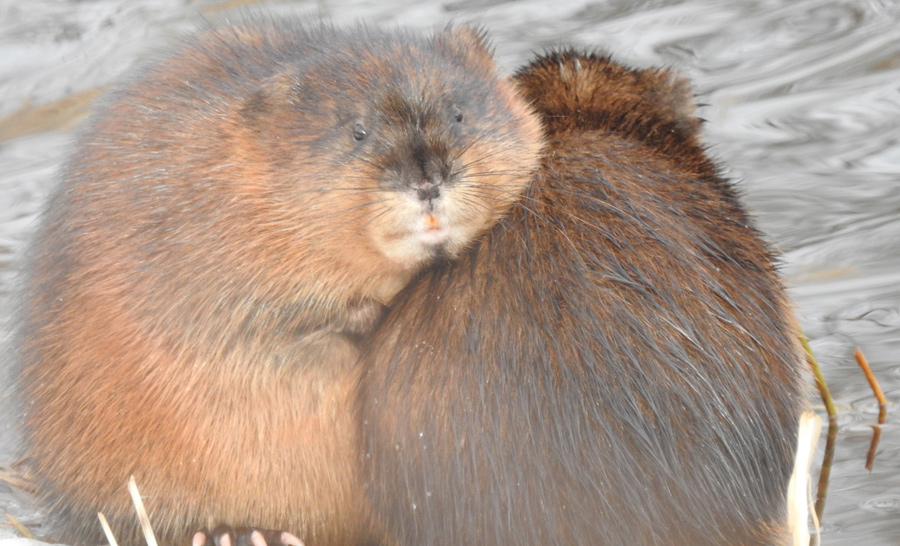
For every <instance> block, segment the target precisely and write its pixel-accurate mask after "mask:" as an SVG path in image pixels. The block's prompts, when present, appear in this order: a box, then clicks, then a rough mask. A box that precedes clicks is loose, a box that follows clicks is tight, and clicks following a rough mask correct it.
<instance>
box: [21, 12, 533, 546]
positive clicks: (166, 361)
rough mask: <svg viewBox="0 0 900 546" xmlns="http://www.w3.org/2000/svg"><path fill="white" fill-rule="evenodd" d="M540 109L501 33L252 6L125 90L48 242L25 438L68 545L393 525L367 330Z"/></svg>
mask: <svg viewBox="0 0 900 546" xmlns="http://www.w3.org/2000/svg"><path fill="white" fill-rule="evenodd" d="M540 145H541V136H540V127H539V123H538V121H537V119H536V117H535V116H534V115H533V114H532V113H531V111H530V110H529V109H528V107H527V104H526V103H525V102H524V101H523V100H522V99H521V98H520V97H519V96H518V94H517V92H516V91H515V89H514V88H513V85H512V84H511V83H510V82H509V81H508V80H503V79H501V78H499V77H498V76H497V74H496V67H495V64H494V61H493V59H492V58H491V54H490V52H489V51H488V49H487V48H486V46H485V39H484V37H483V36H482V35H481V34H480V33H478V32H476V31H473V30H472V29H470V28H468V27H458V28H454V29H449V28H448V29H446V30H444V31H440V32H437V33H435V34H434V35H433V36H427V37H425V36H417V35H413V34H410V33H407V32H403V31H395V32H391V33H389V32H382V31H377V30H373V29H366V28H363V27H357V28H351V29H347V30H336V29H332V28H327V27H317V28H305V27H302V26H301V25H299V24H298V23H296V22H291V21H280V22H276V21H256V22H250V23H247V24H243V25H238V26H234V27H232V26H224V27H221V28H218V29H210V30H207V31H205V32H201V33H200V34H198V35H197V36H196V37H194V38H191V39H190V40H189V41H188V42H187V43H186V45H185V46H184V47H183V48H182V49H181V50H179V51H176V52H174V53H173V54H172V55H170V56H169V57H167V58H165V59H163V60H161V61H160V62H157V63H155V64H152V65H150V66H149V67H148V68H146V69H144V71H143V72H142V73H141V74H140V75H138V77H137V78H135V79H134V80H133V81H131V82H130V83H129V84H128V85H127V86H125V87H123V88H122V89H121V90H119V91H117V92H115V93H114V94H113V95H112V96H111V97H110V98H109V99H107V102H106V104H105V105H104V106H103V108H102V110H101V111H100V112H99V114H98V115H97V116H96V117H95V119H94V121H93V122H92V124H91V126H90V127H89V128H88V130H87V131H86V132H85V133H84V135H83V136H82V137H81V139H80V140H79V142H78V144H77V151H76V153H75V155H74V157H73V158H72V160H71V161H70V163H69V164H68V166H67V168H66V170H65V171H64V173H63V180H62V184H61V187H60V189H59V190H58V191H57V193H56V194H55V196H54V197H53V198H52V200H51V202H50V205H49V207H48V210H47V212H46V215H45V219H44V223H43V226H42V229H41V231H40V234H39V236H38V238H37V241H36V243H35V247H34V252H33V258H32V263H31V276H30V279H29V282H28V288H27V293H26V306H25V313H24V320H23V329H22V333H21V344H20V345H21V356H22V374H21V390H22V393H23V398H24V401H25V405H26V406H27V412H26V415H25V430H26V435H27V438H28V448H27V449H28V451H27V455H28V457H29V461H30V463H31V464H32V466H33V468H34V471H35V473H36V475H37V476H38V477H39V480H40V481H39V487H40V490H41V492H42V494H43V496H44V497H45V498H46V499H47V501H48V502H49V503H50V507H51V513H52V515H53V516H54V517H55V519H56V520H57V521H58V523H59V524H60V527H59V529H60V531H61V532H60V533H59V534H58V535H57V538H60V539H64V540H68V541H75V542H78V543H89V542H93V541H99V534H98V531H99V526H98V524H97V519H96V512H97V511H102V512H104V513H105V514H106V516H107V517H108V518H109V519H110V521H111V523H112V526H113V529H114V531H115V532H116V534H117V535H118V537H119V539H120V541H124V542H125V543H128V544H133V543H136V542H140V541H139V539H138V538H137V537H138V535H137V529H136V519H135V517H134V515H133V509H132V507H131V502H130V500H129V498H128V495H127V493H126V489H125V484H126V481H127V479H128V477H129V476H130V475H134V476H135V478H136V480H137V484H138V486H139V488H140V490H141V493H142V494H143V496H144V499H145V503H146V505H147V507H148V510H149V513H150V518H151V521H152V523H153V525H154V528H155V530H156V533H157V535H158V536H159V537H160V538H161V539H162V541H163V542H165V543H180V544H186V543H188V542H189V541H190V535H191V532H192V531H194V530H196V529H198V528H210V529H211V528H213V527H215V526H217V525H219V524H227V525H233V526H254V527H260V528H269V529H280V530H285V531H289V532H292V533H294V534H296V535H298V536H299V537H300V538H302V539H303V540H305V541H306V542H307V545H308V546H315V545H338V544H355V543H359V542H361V541H364V540H366V539H367V538H369V537H370V536H372V535H374V534H376V533H375V531H374V530H373V528H372V527H371V525H370V522H369V520H368V517H367V512H368V508H367V506H366V502H365V498H364V497H365V495H364V494H363V492H362V489H361V484H360V480H359V476H358V471H359V468H358V467H359V462H360V452H359V447H358V446H359V440H358V438H357V434H358V425H357V422H356V421H354V415H353V414H352V412H351V411H350V410H349V407H350V406H351V402H350V400H352V398H353V396H354V395H353V389H354V388H355V385H356V383H357V372H358V368H357V365H356V362H357V358H358V349H357V346H356V345H355V343H354V340H355V339H356V338H357V337H358V335H359V334H361V333H364V332H365V331H366V330H367V329H368V328H370V327H371V325H372V324H373V323H374V322H375V321H376V320H377V319H378V316H379V313H380V310H381V309H382V307H383V306H384V305H385V304H387V303H388V302H389V301H390V299H391V298H392V297H393V295H394V294H395V293H396V292H397V291H398V290H399V289H400V288H402V287H403V286H404V285H405V284H406V282H407V281H408V280H409V279H410V278H411V276H412V275H413V274H414V273H415V272H416V271H417V270H419V269H420V268H421V267H423V266H425V265H427V264H429V263H431V262H432V261H433V260H434V259H436V258H440V259H443V258H444V257H452V256H454V255H456V254H458V253H459V252H461V251H462V250H463V249H464V248H466V247H467V246H468V245H469V244H470V242H471V240H472V239H473V238H474V237H475V236H476V235H477V234H478V233H480V232H482V231H483V230H484V229H486V228H487V227H489V226H490V225H492V224H493V223H494V222H496V221H497V219H498V217H499V216H500V215H501V214H503V212H504V211H505V209H506V208H508V206H509V204H510V203H511V202H512V200H514V199H515V198H516V197H517V196H518V195H520V193H521V190H522V188H523V187H524V186H525V184H526V183H527V180H528V178H529V176H530V172H531V171H532V170H533V168H534V167H535V166H536V163H537V156H538V151H539V147H540Z"/></svg>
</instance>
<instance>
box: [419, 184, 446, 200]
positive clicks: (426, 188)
mask: <svg viewBox="0 0 900 546" xmlns="http://www.w3.org/2000/svg"><path fill="white" fill-rule="evenodd" d="M442 184H443V181H442V180H440V179H438V180H437V181H431V180H422V181H420V182H419V183H418V184H417V187H416V188H415V190H416V196H417V197H418V198H419V200H421V201H430V200H432V199H437V198H438V197H440V196H441V185H442Z"/></svg>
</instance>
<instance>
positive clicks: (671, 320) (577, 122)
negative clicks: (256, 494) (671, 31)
mask: <svg viewBox="0 0 900 546" xmlns="http://www.w3.org/2000/svg"><path fill="white" fill-rule="evenodd" d="M516 81H517V84H518V85H519V86H520V88H521V89H522V90H523V92H524V94H525V96H526V97H528V98H529V99H530V100H531V101H532V102H533V104H534V105H535V108H536V109H537V111H538V113H539V114H540V116H541V117H542V120H543V124H544V126H545V133H546V137H547V146H546V149H545V151H544V154H543V158H542V163H541V166H540V168H539V170H538V172H537V173H536V174H535V176H534V178H533V180H532V182H531V184H530V186H529V188H528V189H527V190H526V192H525V194H524V196H523V198H522V199H521V200H520V201H519V202H518V205H517V206H516V207H514V209H513V210H512V211H511V212H510V214H509V215H508V216H507V217H506V218H505V219H504V221H503V222H502V223H501V224H497V225H495V226H494V227H493V228H492V229H491V230H490V231H489V232H488V233H487V234H486V235H485V236H484V237H482V238H481V239H480V240H479V241H478V243H477V244H476V246H474V247H473V249H472V250H471V251H469V252H468V253H466V254H465V255H463V256H462V257H460V258H459V260H457V261H455V262H453V263H447V264H442V265H440V266H438V267H436V268H433V269H430V270H428V271H425V272H423V273H421V274H420V276H419V277H418V278H417V279H416V280H415V281H413V282H412V283H411V284H410V285H409V286H407V288H406V289H404V291H402V292H401V293H400V294H399V295H398V297H397V299H396V301H397V303H396V305H394V306H392V308H391V309H390V310H389V311H388V313H387V315H386V316H385V318H384V321H383V322H382V323H381V325H380V326H379V327H378V328H377V329H376V330H375V332H374V334H373V335H372V343H371V346H370V347H368V349H367V355H366V356H364V359H363V361H364V364H363V366H364V367H365V368H366V370H367V371H366V373H365V374H364V376H363V383H362V390H361V398H360V402H361V404H360V411H361V416H362V419H364V420H365V425H364V427H363V436H364V438H365V441H366V449H367V455H366V456H367V461H368V462H367V466H366V469H367V470H366V474H367V480H368V483H369V488H368V492H369V494H370V495H371V498H372V500H373V503H372V504H373V506H374V507H375V508H376V510H377V512H378V514H379V515H380V516H381V517H382V518H383V520H384V521H385V522H386V525H387V527H388V529H389V530H390V532H391V533H392V534H393V535H394V536H396V538H397V539H398V543H399V544H400V545H403V546H407V545H413V544H416V545H418V544H429V545H432V546H433V545H443V544H447V545H459V544H479V545H488V546H495V545H496V546H500V545H510V544H516V545H527V544H533V545H547V544H558V545H573V544H579V545H586V546H587V545H590V546H596V545H620V544H647V545H649V544H677V545H692V546H693V545H713V544H715V545H717V546H718V545H721V544H742V545H750V544H753V545H756V544H769V545H771V544H783V543H784V541H783V538H784V536H783V533H784V531H785V529H784V528H785V520H786V512H785V493H786V490H787V484H788V479H789V476H790V474H791V469H792V462H793V451H794V446H795V442H796V440H795V438H796V429H797V424H798V419H799V416H800V413H801V409H802V408H803V407H804V406H805V394H806V391H805V383H804V381H803V377H802V372H801V370H802V365H803V360H802V356H801V352H800V348H799V346H798V341H797V338H796V335H795V334H796V332H795V330H794V327H793V326H792V325H793V319H792V318H791V317H792V310H791V308H790V305H789V302H788V299H787V297H786V295H785V291H784V289H783V287H782V284H781V283H780V280H779V276H778V274H777V272H776V268H775V262H774V258H773V252H772V251H771V250H770V248H769V247H768V246H767V245H766V244H765V243H764V242H763V240H762V239H761V236H760V234H759V233H758V231H757V230H756V229H755V228H754V226H753V222H752V221H751V219H750V218H749V217H748V214H747V213H746V212H745V211H744V209H743V208H742V207H741V204H740V202H739V199H738V196H737V195H736V192H735V190H734V189H733V187H732V185H731V183H730V182H728V181H727V180H725V179H724V178H723V177H722V176H721V175H720V174H719V171H718V169H717V166H716V165H715V164H714V162H713V161H712V160H710V159H709V158H708V156H707V155H706V153H705V150H704V147H703V144H702V142H701V140H700V135H699V132H700V124H701V123H700V120H699V118H698V117H697V116H696V113H695V105H694V102H693V97H692V93H691V89H690V85H689V83H688V82H686V81H685V80H684V79H682V78H680V77H678V76H676V75H674V74H673V73H671V72H669V71H667V70H660V69H647V70H634V69H629V68H626V67H623V66H621V65H619V64H616V63H614V62H613V61H611V60H610V59H609V58H608V57H605V56H602V55H598V54H582V53H579V52H575V51H571V50H566V51H560V52H555V53H549V54H547V55H546V56H543V57H541V58H539V59H537V60H536V61H534V62H533V63H532V64H530V65H529V66H527V67H526V68H524V69H522V70H521V71H520V72H519V73H518V74H517V75H516Z"/></svg>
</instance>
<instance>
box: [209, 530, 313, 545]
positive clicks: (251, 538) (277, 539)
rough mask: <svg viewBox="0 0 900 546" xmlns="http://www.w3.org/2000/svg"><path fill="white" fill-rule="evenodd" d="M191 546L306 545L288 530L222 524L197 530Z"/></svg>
mask: <svg viewBox="0 0 900 546" xmlns="http://www.w3.org/2000/svg"><path fill="white" fill-rule="evenodd" d="M191 546H304V545H303V541H302V540H300V539H299V538H297V537H296V536H294V535H292V534H291V533H288V532H286V531H273V530H268V529H262V530H261V529H254V528H252V527H239V528H237V529H234V528H232V527H229V526H227V525H220V526H219V527H216V528H215V529H213V530H212V531H211V532H210V531H197V532H196V533H194V537H193V539H192V540H191Z"/></svg>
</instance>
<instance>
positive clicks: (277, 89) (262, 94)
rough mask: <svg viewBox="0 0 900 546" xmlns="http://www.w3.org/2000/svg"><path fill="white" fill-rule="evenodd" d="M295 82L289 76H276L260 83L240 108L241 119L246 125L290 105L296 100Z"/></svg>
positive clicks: (252, 123)
mask: <svg viewBox="0 0 900 546" xmlns="http://www.w3.org/2000/svg"><path fill="white" fill-rule="evenodd" d="M297 85H298V84H297V81H296V80H295V78H294V77H293V76H291V75H290V74H277V75H275V76H272V77H271V78H269V79H267V80H265V81H263V82H262V83H260V85H259V87H258V88H257V89H256V91H254V92H253V93H251V94H250V95H249V96H248V97H247V98H246V99H244V102H243V104H242V105H241V108H240V113H241V118H242V119H243V120H244V122H245V123H246V124H248V125H254V124H255V123H256V122H257V121H258V120H260V119H262V118H264V117H265V116H266V115H267V114H271V113H272V111H274V110H276V109H277V108H278V107H279V106H281V105H284V104H290V103H292V102H294V101H295V100H296V95H297V93H298V91H297Z"/></svg>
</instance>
